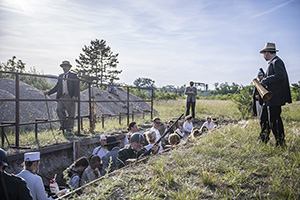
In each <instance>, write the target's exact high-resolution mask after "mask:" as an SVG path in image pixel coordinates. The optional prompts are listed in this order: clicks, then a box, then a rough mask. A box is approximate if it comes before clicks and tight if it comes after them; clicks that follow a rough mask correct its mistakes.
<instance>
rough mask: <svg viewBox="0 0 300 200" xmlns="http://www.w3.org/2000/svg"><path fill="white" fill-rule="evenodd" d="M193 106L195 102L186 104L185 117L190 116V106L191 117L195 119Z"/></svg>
mask: <svg viewBox="0 0 300 200" xmlns="http://www.w3.org/2000/svg"><path fill="white" fill-rule="evenodd" d="M195 105H196V102H189V101H187V102H186V113H185V115H186V116H187V115H189V114H190V107H191V106H192V117H193V118H195Z"/></svg>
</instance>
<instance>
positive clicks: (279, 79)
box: [262, 56, 292, 106]
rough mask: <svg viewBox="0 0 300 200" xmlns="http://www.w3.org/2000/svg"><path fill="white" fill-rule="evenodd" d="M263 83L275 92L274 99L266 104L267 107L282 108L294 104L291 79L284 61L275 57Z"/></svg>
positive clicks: (270, 63)
mask: <svg viewBox="0 0 300 200" xmlns="http://www.w3.org/2000/svg"><path fill="white" fill-rule="evenodd" d="M262 83H263V84H265V85H267V86H268V90H270V91H271V92H273V97H272V98H271V99H270V100H269V101H267V102H266V105H267V106H282V105H285V103H292V97H291V90H290V84H289V78H288V75H287V72H286V69H285V66H284V63H283V61H282V60H281V59H280V58H279V57H278V56H275V57H274V58H273V59H272V60H271V61H270V62H269V66H268V69H267V71H266V75H265V78H264V79H263V80H262Z"/></svg>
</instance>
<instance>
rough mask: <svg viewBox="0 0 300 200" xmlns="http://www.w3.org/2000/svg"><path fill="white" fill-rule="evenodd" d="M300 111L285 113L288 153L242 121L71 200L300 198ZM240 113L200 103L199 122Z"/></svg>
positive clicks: (171, 111)
mask: <svg viewBox="0 0 300 200" xmlns="http://www.w3.org/2000/svg"><path fill="white" fill-rule="evenodd" d="M214 103H216V105H215V104H214ZM222 103H224V104H222ZM206 106H207V107H208V108H205V107H206ZM299 107H300V106H299V102H296V103H293V104H290V105H287V106H285V107H284V108H283V114H282V116H283V119H284V125H285V131H286V143H287V148H286V149H282V148H277V149H274V148H273V147H274V143H275V142H274V137H273V136H271V140H270V142H269V143H268V144H267V145H265V144H260V143H258V140H257V138H258V134H259V124H258V122H257V120H255V119H250V120H248V121H240V122H239V123H237V124H229V125H227V126H222V127H221V128H219V129H217V130H214V131H212V132H210V133H207V134H205V135H202V136H201V137H199V138H196V139H190V140H189V141H188V142H187V143H185V144H182V145H180V146H177V147H176V148H175V149H173V150H172V151H170V152H167V153H164V154H161V155H156V156H152V157H150V159H149V160H148V162H147V163H142V164H139V165H135V166H133V167H130V168H128V169H125V170H120V171H118V172H117V173H116V174H115V175H114V176H111V177H109V178H106V177H104V178H103V179H102V180H100V181H98V182H97V183H96V185H93V186H88V187H86V188H85V190H84V191H83V194H82V195H81V196H76V195H73V196H72V197H70V198H73V199H178V200H181V199H300V182H299V180H300V137H299V136H300V126H299V125H300V118H299V109H300V108H299ZM155 108H156V109H157V110H158V111H159V113H160V114H159V116H160V117H161V118H165V119H167V118H168V117H169V116H177V115H179V114H180V113H182V112H183V111H184V106H182V105H181V104H180V103H178V102H174V101H173V102H170V101H169V102H164V103H162V102H161V101H160V102H157V103H156V104H155ZM222 108H224V110H222ZM236 112H237V110H236V109H235V108H234V105H232V103H231V102H212V101H200V102H197V116H199V117H204V116H206V115H208V114H210V115H213V116H216V117H219V118H221V117H223V116H224V118H226V117H227V116H230V117H232V118H238V113H236Z"/></svg>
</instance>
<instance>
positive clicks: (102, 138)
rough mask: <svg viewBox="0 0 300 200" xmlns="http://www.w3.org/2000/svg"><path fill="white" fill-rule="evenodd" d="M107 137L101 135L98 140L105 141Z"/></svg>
mask: <svg viewBox="0 0 300 200" xmlns="http://www.w3.org/2000/svg"><path fill="white" fill-rule="evenodd" d="M107 137H108V135H101V137H100V139H101V140H106V139H107Z"/></svg>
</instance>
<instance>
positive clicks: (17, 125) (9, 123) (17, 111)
mask: <svg viewBox="0 0 300 200" xmlns="http://www.w3.org/2000/svg"><path fill="white" fill-rule="evenodd" d="M1 73H5V74H13V75H14V77H15V98H6V99H5V98H2V99H1V98H0V102H5V101H12V102H15V120H14V121H1V122H0V128H1V141H2V147H3V146H4V141H5V139H6V141H7V143H8V145H9V146H10V144H9V141H8V139H7V137H6V134H5V128H6V127H15V147H16V148H19V146H20V145H19V142H20V141H19V140H20V126H24V125H35V139H36V140H37V139H38V124H42V123H52V122H61V121H64V120H68V119H71V118H67V119H62V120H59V119H56V120H50V119H34V120H35V121H30V122H20V102H32V101H44V102H53V101H56V102H58V101H75V102H77V116H76V117H75V118H73V120H77V126H78V134H80V132H81V130H82V128H83V124H82V121H83V120H82V119H83V118H88V119H89V125H90V127H91V123H92V112H91V111H92V104H93V103H114V102H123V103H126V105H127V106H126V107H127V112H126V113H119V114H114V115H108V114H102V115H103V116H101V117H100V118H101V121H102V128H104V118H107V117H119V123H120V124H121V118H122V116H125V115H126V116H127V124H128V123H129V120H130V115H131V116H132V119H134V111H133V112H132V113H130V109H129V106H130V104H129V103H130V102H149V103H151V105H150V108H151V110H150V111H148V110H146V111H143V117H144V114H145V113H150V114H151V119H152V118H153V99H154V93H153V88H140V89H147V90H151V99H150V100H130V99H129V94H130V93H129V89H130V88H137V87H134V86H118V87H126V88H127V99H126V100H112V101H110V100H102V101H95V100H94V97H93V96H92V87H91V83H90V82H87V81H84V80H81V79H70V78H60V77H57V76H47V75H39V74H28V73H17V72H6V71H0V74H1ZM20 76H35V77H40V78H51V79H62V80H71V81H78V94H79V95H78V98H77V99H76V100H75V99H46V98H45V99H29V98H28V99H27V98H26V99H24V98H20ZM81 82H87V83H88V100H85V101H82V100H81V99H80V83H81ZM82 103H88V104H89V106H88V107H89V109H88V115H81V113H80V108H81V104H82ZM0 112H5V111H3V110H1V111H0Z"/></svg>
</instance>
